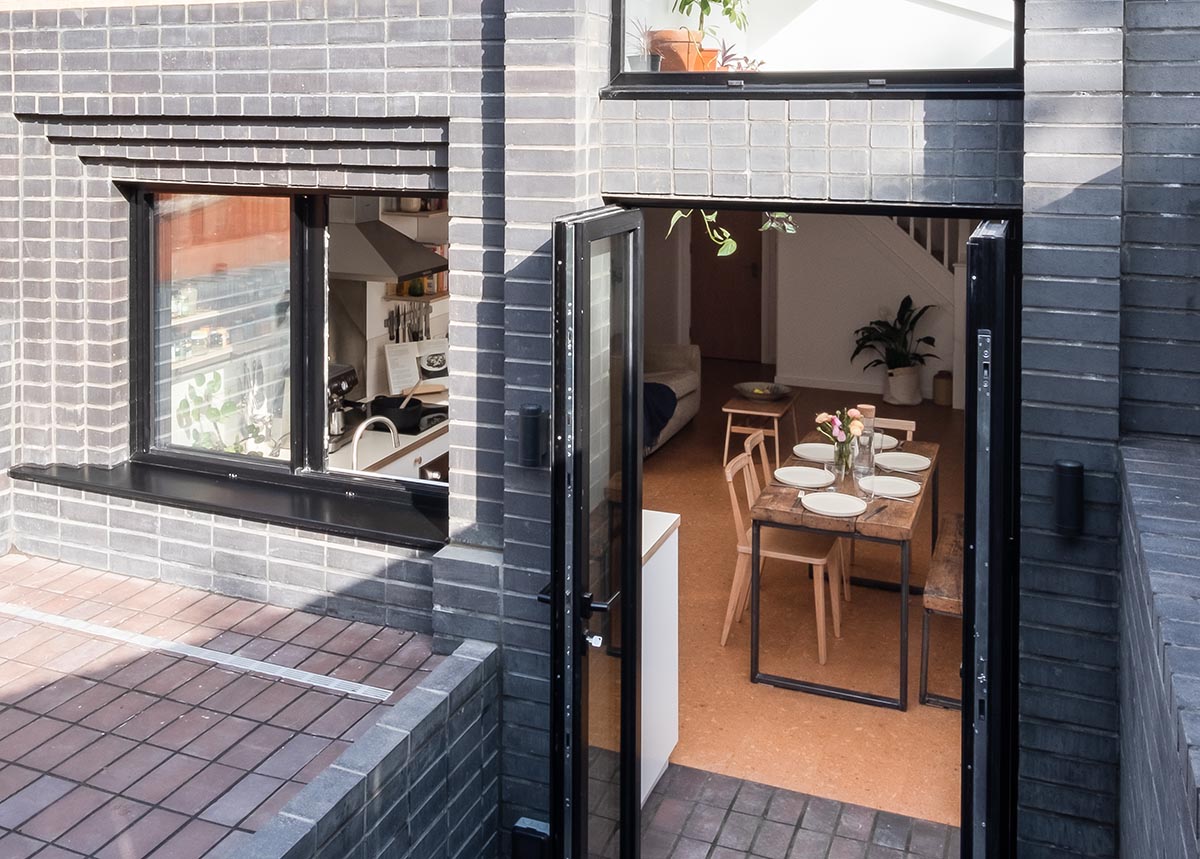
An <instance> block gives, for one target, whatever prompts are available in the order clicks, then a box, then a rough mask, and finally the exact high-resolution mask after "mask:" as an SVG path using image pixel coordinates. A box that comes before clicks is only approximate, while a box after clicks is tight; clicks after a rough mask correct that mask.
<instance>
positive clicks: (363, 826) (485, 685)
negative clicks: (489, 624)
mask: <svg viewBox="0 0 1200 859" xmlns="http://www.w3.org/2000/svg"><path fill="white" fill-rule="evenodd" d="M497 665H498V656H497V651H496V648H495V646H494V645H487V644H483V643H480V642H467V643H465V644H462V645H460V646H459V647H458V649H457V650H455V651H454V653H453V654H451V655H450V656H449V657H448V658H447V659H446V660H445V662H443V663H442V664H441V665H439V666H438V667H437V668H435V669H434V670H433V672H432V673H431V674H430V675H429V677H428V678H426V679H425V680H424V681H423V682H422V683H421V685H419V686H417V687H416V688H415V689H413V690H412V691H411V692H409V693H408V694H407V695H405V697H404V698H403V699H401V700H400V702H399V703H397V704H396V705H395V706H393V707H392V708H391V709H390V710H388V711H387V712H386V713H384V715H383V716H382V717H381V718H380V719H379V723H378V724H377V725H375V727H373V728H371V729H370V730H369V731H367V732H366V733H365V734H363V735H362V736H361V737H359V738H358V739H357V740H355V742H354V745H353V746H351V747H350V748H349V749H348V750H347V751H346V752H345V753H344V754H343V755H342V756H341V757H340V758H338V759H337V761H336V762H335V763H334V764H333V766H331V767H330V768H329V769H328V770H326V771H325V772H323V773H321V774H320V775H319V776H317V778H316V779H314V780H313V782H312V783H311V784H310V785H309V786H308V787H306V788H304V789H302V790H301V791H300V792H299V793H298V794H297V795H296V796H295V798H294V799H292V800H291V802H289V803H288V804H287V805H285V806H284V807H283V810H282V812H281V813H280V815H279V816H278V817H277V818H276V819H275V820H273V821H272V822H271V823H270V824H268V825H267V826H266V827H265V828H264V829H262V830H260V831H259V832H257V833H255V835H254V836H253V838H251V839H250V840H249V841H248V842H245V843H243V844H241V845H239V846H238V849H237V850H236V852H234V853H232V854H230V856H231V859H232V857H233V856H236V857H237V859H285V857H286V859H308V857H312V859H342V857H346V856H356V857H360V856H361V857H365V859H376V857H383V856H387V857H395V859H429V857H433V856H444V857H446V859H478V858H479V857H487V856H494V855H495V853H496V849H497V844H498V842H499V833H498V828H497V823H496V819H497V810H496V809H497V801H498V791H499V783H498V755H499V714H498V708H497V701H498V699H499V689H498V688H497V686H498V682H499V681H498V680H497V678H496V669H497Z"/></svg>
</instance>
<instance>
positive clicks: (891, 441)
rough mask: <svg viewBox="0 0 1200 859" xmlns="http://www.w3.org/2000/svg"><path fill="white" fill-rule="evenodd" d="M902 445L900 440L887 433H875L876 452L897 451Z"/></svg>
mask: <svg viewBox="0 0 1200 859" xmlns="http://www.w3.org/2000/svg"><path fill="white" fill-rule="evenodd" d="M899 444H900V439H898V438H896V437H895V436H891V435H888V434H887V433H882V432H877V433H875V450H895V449H896V447H897V446H898V445H899Z"/></svg>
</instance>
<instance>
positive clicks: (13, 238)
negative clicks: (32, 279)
mask: <svg viewBox="0 0 1200 859" xmlns="http://www.w3.org/2000/svg"><path fill="white" fill-rule="evenodd" d="M8 38H9V35H8V34H7V33H3V32H0V46H4V45H5V44H6V40H7V39H8ZM6 56H7V55H6V54H5V53H3V51H2V50H0V65H2V64H3V62H4V59H5V57H6ZM6 101H7V100H6V98H5V97H4V96H3V95H2V94H0V176H13V175H16V169H17V160H18V157H19V156H18V152H17V136H16V125H17V122H16V120H15V119H14V118H13V117H12V116H11V114H10V113H9V112H8V111H7V110H6V109H5V103H6ZM18 207H19V196H18V193H17V185H16V183H15V182H8V181H5V182H0V554H3V553H4V552H6V551H7V550H8V547H9V545H10V542H11V539H12V481H11V480H10V479H9V477H8V473H7V472H8V467H9V466H10V465H12V464H13V451H14V449H15V448H16V445H17V444H18V442H19V440H20V439H19V431H18V427H19V424H20V421H19V417H20V415H19V406H18V403H17V398H16V386H17V379H18V371H19V367H20V354H21V344H20V342H19V340H18V338H17V330H18V325H19V324H20V309H21V300H20V280H19V277H18V275H19V272H20V265H21V263H20V257H21V254H20V242H19V241H18V238H17V223H18Z"/></svg>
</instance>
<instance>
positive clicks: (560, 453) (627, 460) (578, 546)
mask: <svg viewBox="0 0 1200 859" xmlns="http://www.w3.org/2000/svg"><path fill="white" fill-rule="evenodd" d="M579 214H580V215H584V214H585V213H583V212H581V213H579ZM588 214H591V215H592V217H591V218H585V219H582V220H580V221H579V222H576V223H572V224H567V223H563V222H562V221H556V222H555V225H554V229H555V235H554V246H555V247H556V248H563V249H564V250H565V251H567V253H568V258H566V259H560V258H557V257H556V258H555V260H554V290H555V301H554V333H555V337H554V340H555V343H554V410H553V415H552V426H553V439H554V442H553V445H552V446H553V451H554V453H553V458H552V464H553V467H552V480H551V486H552V488H551V492H552V499H553V503H552V505H551V506H552V512H551V546H552V547H553V551H554V552H555V558H556V561H557V553H558V552H560V551H563V552H564V554H565V555H569V558H570V561H571V569H572V571H573V572H576V573H577V572H578V571H580V570H584V571H586V569H587V555H588V549H589V546H588V543H587V539H586V535H587V528H586V524H587V523H586V520H587V516H588V514H589V512H590V505H589V504H588V503H587V498H586V495H585V496H584V499H583V500H584V503H580V492H583V493H586V492H587V491H588V490H587V487H588V465H589V449H588V446H587V439H588V433H587V432H581V431H580V428H579V427H578V426H575V425H574V424H573V423H572V422H571V421H570V420H569V417H570V416H571V415H572V414H575V413H578V414H588V412H589V411H590V399H591V391H590V389H589V386H587V385H583V386H579V385H576V384H575V381H576V380H577V379H579V378H587V376H588V369H587V368H588V365H589V362H590V358H591V351H590V335H589V333H588V326H587V325H582V326H580V329H581V333H580V334H579V335H578V336H577V337H573V338H572V339H573V342H572V343H571V344H570V348H568V337H567V334H568V332H570V331H572V329H574V328H575V326H576V323H577V319H578V317H579V314H580V313H584V314H586V313H587V311H588V308H589V299H590V294H591V283H590V280H589V279H588V278H584V279H583V281H582V283H580V282H579V280H580V279H579V273H580V271H581V270H582V271H587V272H588V273H589V274H590V265H589V263H590V256H589V251H590V248H591V245H592V242H594V241H596V240H599V239H604V238H608V237H611V236H618V235H622V234H625V233H630V232H632V238H631V242H632V246H631V248H630V252H631V256H632V259H631V271H630V277H629V284H628V294H627V306H626V314H627V320H626V321H627V329H628V337H629V339H630V342H631V343H636V344H638V348H628V349H626V350H625V355H624V368H623V372H624V379H623V382H624V384H623V385H622V387H621V410H622V414H623V415H632V416H633V419H632V420H626V421H624V422H623V425H622V436H621V471H622V474H623V475H631V476H633V477H634V479H632V480H622V482H621V509H622V512H623V513H624V511H630V510H637V511H640V510H641V508H642V417H641V416H642V396H641V389H642V350H641V348H640V344H641V343H642V341H643V335H642V316H643V314H642V274H641V272H642V270H643V268H644V260H643V246H642V241H641V233H640V229H641V225H642V214H641V212H640V211H637V210H636V209H635V210H632V211H628V210H627V211H624V212H622V211H620V210H619V209H616V208H614V209H613V211H611V212H608V213H604V212H601V211H599V210H591V211H590V212H589V213H588ZM569 232H570V234H571V235H572V236H573V239H574V243H573V244H572V243H569V242H567V241H566V239H567V237H568V233H569ZM568 266H570V271H568ZM572 280H573V281H574V282H575V285H576V292H575V295H574V297H573V299H572V301H571V302H570V303H569V309H570V311H571V312H570V313H569V314H568V313H566V312H564V311H565V310H566V309H567V308H564V304H567V302H564V301H563V300H562V299H561V298H560V296H563V295H564V294H565V291H566V289H567V286H568V284H569V283H570V282H572ZM572 400H573V402H572ZM568 442H569V443H570V444H571V445H572V446H573V456H572V457H571V460H572V461H571V463H570V464H571V465H573V466H574V468H569V467H568V463H567V461H566V459H567V457H566V455H565V450H564V448H565V447H566V446H567V444H568ZM621 534H622V539H621V546H620V553H619V556H618V563H619V566H620V569H621V570H622V574H623V581H622V582H621V583H620V588H619V592H618V595H615V596H614V598H615V599H616V600H618V601H619V609H620V612H621V617H622V622H621V624H620V645H619V647H620V654H621V660H620V666H621V667H620V696H621V700H620V728H619V734H620V738H621V742H620V750H619V754H618V767H619V772H620V775H619V783H620V785H621V788H622V789H621V791H620V798H619V803H620V804H619V817H620V823H621V826H620V829H619V838H620V844H621V854H622V855H623V856H628V857H635V859H636V857H637V856H639V855H640V838H641V830H640V827H638V826H633V825H630V824H629V821H637V820H638V819H639V816H640V812H641V791H640V772H641V744H640V731H639V730H638V727H639V719H640V715H641V700H640V691H641V670H640V669H641V642H640V640H639V635H638V632H639V629H638V627H639V624H638V623H637V622H636V619H637V618H638V617H640V615H641V576H640V570H641V559H642V550H641V516H627V515H623V517H622V526H621ZM568 536H570V537H572V542H571V545H570V547H569V549H568V548H567V547H566V541H567V538H568ZM556 566H558V564H557V563H556ZM555 576H556V574H555V573H552V581H551V585H550V606H551V642H552V644H551V673H552V686H553V687H554V688H555V690H556V691H555V692H554V694H552V702H551V706H552V708H553V710H554V712H553V713H552V714H551V725H552V728H551V750H550V760H551V767H550V770H551V778H550V834H551V842H552V845H553V853H554V855H555V856H560V857H561V856H564V855H566V853H565V850H566V849H567V847H568V842H569V845H570V848H571V851H572V853H573V854H574V855H575V856H577V857H579V859H583V857H584V856H585V855H586V845H585V844H584V843H583V841H582V840H581V839H583V838H586V836H587V829H586V826H585V827H583V830H582V831H580V830H579V829H578V828H576V827H575V826H574V825H572V826H571V827H570V828H569V829H568V827H567V826H566V823H567V817H568V814H569V812H568V810H567V808H566V802H565V801H566V799H567V797H568V796H569V797H571V798H573V799H574V802H575V806H576V807H577V808H582V811H581V812H578V813H581V814H582V815H583V819H584V820H586V818H587V814H588V809H587V791H588V785H587V760H586V755H587V750H588V746H587V741H586V736H587V724H588V723H587V718H588V715H587V707H586V706H585V703H584V698H583V694H582V692H583V690H584V689H585V688H586V684H587V682H588V674H587V660H586V659H585V658H584V656H585V655H586V649H587V644H586V643H585V642H584V641H583V632H584V628H585V627H584V624H580V623H579V620H580V619H581V618H582V619H583V620H584V621H585V622H586V619H587V618H588V617H590V615H591V613H592V612H593V611H601V610H603V611H608V610H609V608H610V606H611V602H610V603H609V604H603V603H597V602H593V601H592V595H591V594H590V593H587V592H585V591H584V589H583V588H581V587H572V589H571V600H572V601H573V602H574V606H573V607H572V608H571V609H570V610H568V608H567V604H568V600H567V595H566V594H565V592H564V588H563V587H561V586H558V585H560V584H561V583H559V582H557V581H555V580H553V579H554V578H555ZM575 584H578V583H577V582H576V583H575ZM614 608H616V607H614ZM565 647H570V648H573V649H574V651H575V656H574V657H573V658H570V659H568V658H567V653H566V651H565V649H564V648H565ZM568 674H569V675H570V677H569V681H570V682H569V684H568V685H567V687H566V688H569V689H570V690H571V694H570V700H560V698H565V697H567V696H566V695H565V694H564V691H563V690H564V681H565V680H567V679H568ZM565 709H566V710H569V711H570V712H571V713H574V714H575V719H574V722H575V724H576V725H578V726H579V732H578V736H574V739H573V735H574V734H575V732H574V731H573V730H572V731H569V730H567V729H565V727H566V726H565V725H564V724H563V722H565V721H569V717H565V716H562V715H561V714H563V713H564V710H565ZM627 738H633V739H634V742H632V743H630V742H626V739H627ZM581 754H582V755H583V756H584V760H583V761H582V762H581V765H580V764H577V763H576V761H578V759H579V756H580V755H581ZM568 792H569V793H568Z"/></svg>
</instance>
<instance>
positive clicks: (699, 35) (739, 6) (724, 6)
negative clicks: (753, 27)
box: [647, 0, 747, 72]
mask: <svg viewBox="0 0 1200 859" xmlns="http://www.w3.org/2000/svg"><path fill="white" fill-rule="evenodd" d="M746 3H747V0H673V2H672V4H671V11H672V12H678V13H679V14H681V15H692V14H696V15H697V16H698V21H697V23H698V29H695V30H691V29H688V28H686V27H684V28H682V29H673V30H651V31H650V32H649V33H648V34H647V35H648V36H649V41H650V53H652V54H657V55H658V56H660V57H662V66H661V69H662V71H664V72H712V71H718V70H719V69H718V68H717V54H718V51H717V50H716V49H715V48H705V47H703V42H704V36H705V29H704V24H705V21H706V20H707V19H708V16H709V15H711V14H712V13H713V12H716V13H717V14H720V15H722V16H724V17H725V19H726V20H727V21H729V23H731V24H733V26H735V27H737V28H738V29H739V30H745V29H746Z"/></svg>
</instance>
